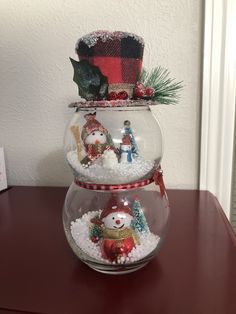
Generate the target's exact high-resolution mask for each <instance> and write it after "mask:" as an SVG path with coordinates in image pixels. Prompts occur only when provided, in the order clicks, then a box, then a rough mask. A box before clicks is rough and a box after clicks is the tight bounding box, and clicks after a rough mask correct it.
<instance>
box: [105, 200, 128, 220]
mask: <svg viewBox="0 0 236 314" xmlns="http://www.w3.org/2000/svg"><path fill="white" fill-rule="evenodd" d="M117 212H122V213H126V214H129V215H130V216H132V217H133V213H132V210H131V208H130V207H129V206H128V202H126V201H125V202H121V201H118V200H116V199H114V198H112V199H110V201H109V202H108V204H107V207H105V208H104V209H103V211H102V213H101V216H100V219H103V218H105V217H107V216H108V215H109V214H112V213H117Z"/></svg>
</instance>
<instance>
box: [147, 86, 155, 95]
mask: <svg viewBox="0 0 236 314" xmlns="http://www.w3.org/2000/svg"><path fill="white" fill-rule="evenodd" d="M153 94H154V88H152V87H147V88H146V89H145V95H146V96H148V97H152V96H153Z"/></svg>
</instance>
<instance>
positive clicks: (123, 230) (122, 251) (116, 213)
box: [100, 200, 139, 263]
mask: <svg viewBox="0 0 236 314" xmlns="http://www.w3.org/2000/svg"><path fill="white" fill-rule="evenodd" d="M100 219H101V221H102V223H103V232H102V240H101V251H102V256H103V258H105V259H108V260H109V261H111V262H116V263H119V262H122V259H123V261H124V260H125V258H126V257H127V256H128V254H129V253H130V252H131V251H132V249H133V248H134V247H135V246H136V245H138V244H139V238H138V235H137V234H136V233H135V231H134V230H133V229H132V228H131V221H132V220H133V213H132V210H131V209H130V207H129V206H128V202H126V201H125V202H115V201H114V200H111V201H110V202H109V205H108V207H106V208H105V209H103V211H102V213H101V216H100Z"/></svg>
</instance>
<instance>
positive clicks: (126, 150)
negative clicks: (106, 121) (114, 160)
mask: <svg viewBox="0 0 236 314" xmlns="http://www.w3.org/2000/svg"><path fill="white" fill-rule="evenodd" d="M132 161H133V156H132V147H131V141H130V136H129V135H124V136H123V138H122V143H121V144H120V163H127V162H128V163H129V162H132Z"/></svg>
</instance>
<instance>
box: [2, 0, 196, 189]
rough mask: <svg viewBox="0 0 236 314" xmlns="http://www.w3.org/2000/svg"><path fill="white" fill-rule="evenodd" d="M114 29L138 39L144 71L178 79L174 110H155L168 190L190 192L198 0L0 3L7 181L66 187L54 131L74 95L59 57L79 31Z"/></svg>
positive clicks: (67, 67) (59, 134) (70, 49)
mask: <svg viewBox="0 0 236 314" xmlns="http://www.w3.org/2000/svg"><path fill="white" fill-rule="evenodd" d="M97 29H108V30H122V31H128V32H134V33H136V34H138V35H140V36H142V37H143V38H144V40H145V42H146V48H145V54H144V66H145V67H147V68H149V69H150V68H151V67H154V66H156V65H157V64H159V65H162V66H164V67H167V68H169V70H170V71H171V73H172V76H173V77H176V78H177V79H178V80H183V81H184V86H185V87H184V91H183V93H182V98H181V101H180V103H179V105H177V106H159V107H158V108H157V110H156V112H157V115H158V116H159V119H160V123H161V125H162V128H163V134H164V139H165V154H164V157H163V162H162V167H163V169H164V173H165V181H166V185H167V186H168V187H178V188H196V187H197V184H198V162H199V121H200V85H201V38H202V1H195V0H178V1H176V0H158V1H156V0H149V1H145V0H139V1H135V0H129V1H127V0H119V1H116V0H97V1H95V0H80V1H78V0H70V1H69V0H68V1H66V0H50V1H48V0H17V1H15V0H1V2H0V56H1V57H0V72H1V74H0V146H4V148H5V155H6V156H5V157H6V166H7V176H8V182H9V184H10V185H68V184H69V183H70V181H71V180H72V176H71V173H70V169H69V167H68V166H67V165H66V162H65V159H64V154H63V149H62V146H63V135H64V130H65V126H66V123H67V122H68V121H69V119H70V117H71V116H72V114H73V112H72V110H71V109H68V108H67V104H69V103H70V102H72V101H76V100H77V99H78V96H77V86H76V85H75V84H74V82H73V81H72V75H73V71H72V67H71V64H70V62H69V59H68V58H69V56H71V57H74V58H76V57H75V54H74V45H75V42H76V40H77V39H78V38H79V37H81V36H82V35H84V34H86V33H88V32H91V31H93V30H97Z"/></svg>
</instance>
